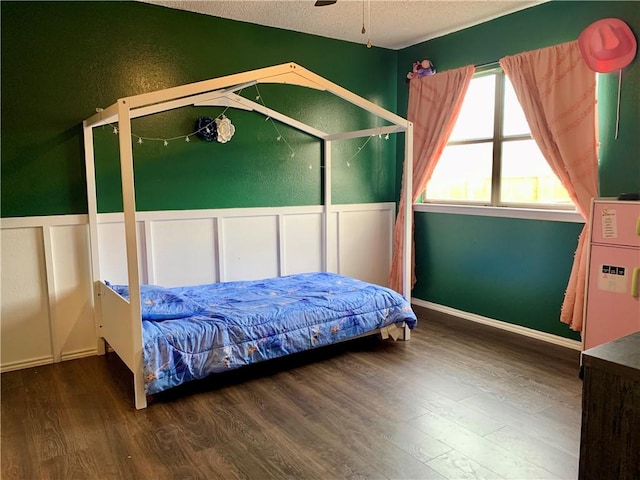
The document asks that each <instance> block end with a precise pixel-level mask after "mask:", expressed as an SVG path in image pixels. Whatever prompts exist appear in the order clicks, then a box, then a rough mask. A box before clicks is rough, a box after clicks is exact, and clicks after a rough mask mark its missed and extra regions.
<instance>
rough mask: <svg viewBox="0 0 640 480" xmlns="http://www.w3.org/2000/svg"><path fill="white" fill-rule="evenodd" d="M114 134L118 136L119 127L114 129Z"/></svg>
mask: <svg viewBox="0 0 640 480" xmlns="http://www.w3.org/2000/svg"><path fill="white" fill-rule="evenodd" d="M113 134H114V135H117V134H118V127H113Z"/></svg>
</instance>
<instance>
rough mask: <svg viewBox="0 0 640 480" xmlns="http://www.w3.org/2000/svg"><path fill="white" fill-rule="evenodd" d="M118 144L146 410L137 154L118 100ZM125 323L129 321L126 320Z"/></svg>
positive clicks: (140, 403) (124, 104) (137, 376)
mask: <svg viewBox="0 0 640 480" xmlns="http://www.w3.org/2000/svg"><path fill="white" fill-rule="evenodd" d="M118 129H119V135H118V140H119V144H120V172H121V176H122V208H123V211H124V231H125V242H126V247H127V274H128V279H129V303H130V305H131V310H130V318H129V319H128V321H129V323H130V328H131V338H132V346H133V352H131V353H132V357H133V359H134V361H133V368H132V370H133V388H134V394H135V403H136V408H137V409H141V408H146V407H147V398H146V396H145V393H144V362H143V358H142V355H143V354H142V315H141V311H140V273H139V271H138V239H137V236H138V235H137V233H138V229H137V225H136V196H135V190H134V173H133V151H132V147H131V111H130V109H129V100H128V99H127V98H122V99H120V100H118ZM122 320H123V321H125V319H124V318H123V319H122Z"/></svg>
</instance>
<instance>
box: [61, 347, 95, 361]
mask: <svg viewBox="0 0 640 480" xmlns="http://www.w3.org/2000/svg"><path fill="white" fill-rule="evenodd" d="M95 355H98V350H97V349H96V348H85V349H82V350H74V351H72V352H67V353H63V354H62V356H61V358H60V359H61V360H62V361H63V362H66V361H67V360H76V359H78V358H84V357H93V356H95Z"/></svg>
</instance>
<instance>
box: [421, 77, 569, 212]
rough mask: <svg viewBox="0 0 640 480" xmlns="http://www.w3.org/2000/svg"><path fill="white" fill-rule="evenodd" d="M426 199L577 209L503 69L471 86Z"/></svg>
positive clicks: (426, 192)
mask: <svg viewBox="0 0 640 480" xmlns="http://www.w3.org/2000/svg"><path fill="white" fill-rule="evenodd" d="M424 199H425V201H427V202H442V203H456V204H466V203H469V204H481V205H491V206H520V207H536V208H540V207H543V208H569V209H573V208H575V207H574V205H573V202H572V201H571V199H570V197H569V194H568V193H567V191H566V190H565V189H564V187H563V186H562V184H561V183H560V180H558V178H557V177H556V175H555V174H554V173H553V171H552V170H551V168H550V167H549V164H548V163H547V161H546V160H545V159H544V157H543V156H542V154H541V153H540V150H539V149H538V147H537V146H536V144H535V141H534V140H533V139H532V137H531V131H530V129H529V126H528V124H527V121H526V119H525V117H524V113H523V111H522V108H521V106H520V104H519V102H518V99H517V98H516V95H515V92H514V91H513V87H512V86H511V82H510V81H509V80H508V79H507V78H506V76H505V74H504V72H502V70H501V69H499V68H497V69H494V70H491V71H488V72H481V73H478V74H476V76H475V77H474V78H473V79H472V80H471V83H470V84H469V89H468V91H467V95H466V97H465V99H464V104H463V106H462V110H461V111H460V116H459V117H458V120H457V122H456V125H455V127H454V130H453V132H452V134H451V138H450V139H449V143H448V144H447V146H446V148H445V149H444V151H443V154H442V157H441V158H440V160H439V161H438V164H437V165H436V168H435V170H434V172H433V175H432V177H431V179H430V180H429V183H428V184H427V189H426V191H425V195H424Z"/></svg>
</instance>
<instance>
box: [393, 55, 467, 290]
mask: <svg viewBox="0 0 640 480" xmlns="http://www.w3.org/2000/svg"><path fill="white" fill-rule="evenodd" d="M474 72H475V67H474V66H473V65H468V66H466V67H462V68H457V69H455V70H448V71H445V72H442V73H437V74H435V75H431V76H428V77H422V78H414V79H413V80H411V82H410V83H409V105H408V109H407V119H408V120H409V121H410V122H413V199H412V201H413V202H415V201H416V200H417V198H418V196H420V194H421V193H422V192H423V191H424V189H425V188H426V186H427V182H428V181H429V178H430V177H431V174H432V173H433V170H434V168H435V166H436V163H437V162H438V159H439V158H440V155H442V151H443V150H444V147H445V146H446V144H447V141H448V140H449V137H450V136H451V132H452V131H453V126H454V125H455V123H456V119H457V118H458V115H459V114H460V109H461V108H462V101H463V99H464V96H465V94H466V93H467V89H468V88H469V82H470V81H471V77H473V74H474ZM404 180H405V179H404V173H403V178H402V193H401V195H400V207H399V210H398V217H397V218H396V224H395V230H394V232H393V261H392V263H391V273H390V275H389V286H390V287H391V288H393V289H394V290H396V291H397V292H400V293H402V266H403V261H404V255H405V252H403V248H402V245H403V243H404V217H405V214H404V211H405V207H404V205H405V200H404V198H405V197H404V195H405V193H404V190H405V181H404ZM411 245H412V247H411V272H412V273H411V278H412V280H411V286H412V287H413V285H414V284H415V282H416V279H415V273H414V264H415V258H414V254H413V241H412V242H411Z"/></svg>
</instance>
